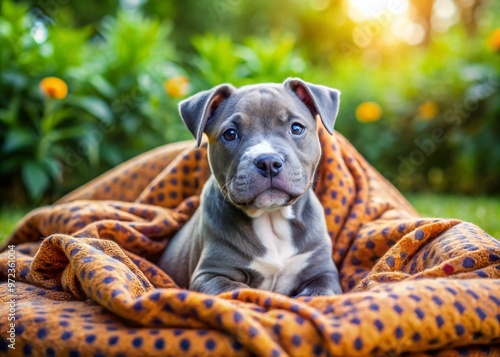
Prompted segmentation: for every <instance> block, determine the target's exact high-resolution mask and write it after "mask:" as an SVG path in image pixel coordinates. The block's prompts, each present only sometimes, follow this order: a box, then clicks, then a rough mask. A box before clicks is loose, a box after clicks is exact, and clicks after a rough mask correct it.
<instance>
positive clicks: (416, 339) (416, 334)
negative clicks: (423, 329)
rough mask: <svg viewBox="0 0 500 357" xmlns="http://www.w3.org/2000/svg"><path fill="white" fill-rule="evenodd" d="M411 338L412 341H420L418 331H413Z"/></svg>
mask: <svg viewBox="0 0 500 357" xmlns="http://www.w3.org/2000/svg"><path fill="white" fill-rule="evenodd" d="M411 339H412V340H413V342H418V341H420V339H421V336H420V333H418V332H415V333H414V334H413V336H412V337H411Z"/></svg>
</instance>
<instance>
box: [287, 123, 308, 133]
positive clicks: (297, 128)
mask: <svg viewBox="0 0 500 357" xmlns="http://www.w3.org/2000/svg"><path fill="white" fill-rule="evenodd" d="M305 130H306V128H305V127H304V126H303V125H302V124H299V123H293V124H292V126H291V127H290V132H291V133H292V134H293V135H302V134H303V133H304V131H305Z"/></svg>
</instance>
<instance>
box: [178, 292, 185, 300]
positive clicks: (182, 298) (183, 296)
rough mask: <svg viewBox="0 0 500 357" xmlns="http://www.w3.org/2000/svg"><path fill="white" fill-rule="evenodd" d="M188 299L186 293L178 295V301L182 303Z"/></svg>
mask: <svg viewBox="0 0 500 357" xmlns="http://www.w3.org/2000/svg"><path fill="white" fill-rule="evenodd" d="M186 298H187V293H186V292H184V291H181V292H180V293H178V294H177V299H179V300H180V301H185V300H186Z"/></svg>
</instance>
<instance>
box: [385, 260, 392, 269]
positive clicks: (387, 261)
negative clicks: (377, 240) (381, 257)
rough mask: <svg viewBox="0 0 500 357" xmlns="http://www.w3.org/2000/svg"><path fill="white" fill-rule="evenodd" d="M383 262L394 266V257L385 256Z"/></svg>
mask: <svg viewBox="0 0 500 357" xmlns="http://www.w3.org/2000/svg"><path fill="white" fill-rule="evenodd" d="M385 262H386V263H387V265H388V266H389V267H391V268H394V257H387V258H386V260H385Z"/></svg>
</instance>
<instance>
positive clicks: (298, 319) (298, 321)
mask: <svg viewBox="0 0 500 357" xmlns="http://www.w3.org/2000/svg"><path fill="white" fill-rule="evenodd" d="M295 322H297V323H298V324H299V325H302V324H303V323H304V318H303V317H302V316H297V317H295Z"/></svg>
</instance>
